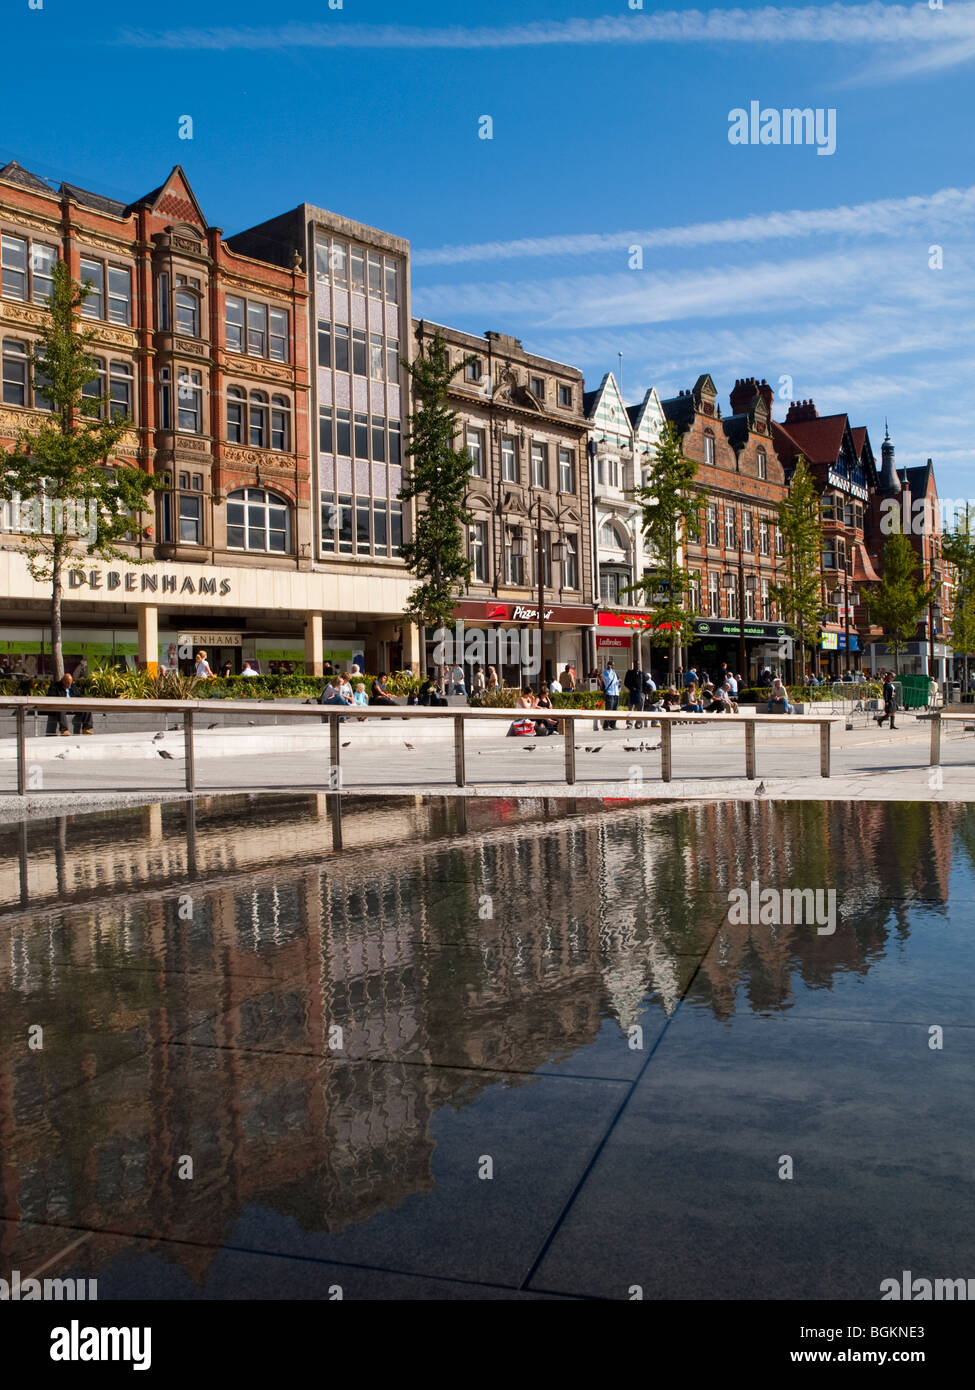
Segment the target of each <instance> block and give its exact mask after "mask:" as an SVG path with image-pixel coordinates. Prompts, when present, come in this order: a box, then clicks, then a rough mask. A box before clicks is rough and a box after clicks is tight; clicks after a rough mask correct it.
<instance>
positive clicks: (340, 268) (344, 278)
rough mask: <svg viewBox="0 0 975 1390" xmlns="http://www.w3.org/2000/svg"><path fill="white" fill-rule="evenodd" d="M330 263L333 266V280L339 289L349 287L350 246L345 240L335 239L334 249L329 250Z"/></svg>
mask: <svg viewBox="0 0 975 1390" xmlns="http://www.w3.org/2000/svg"><path fill="white" fill-rule="evenodd" d="M329 264H330V265H331V268H332V282H333V284H335V285H336V286H337V288H339V289H342V290H344V289H347V288H348V285H349V248H348V247H347V246H346V244H345V242H343V241H333V242H332V249H331V251H330V252H329Z"/></svg>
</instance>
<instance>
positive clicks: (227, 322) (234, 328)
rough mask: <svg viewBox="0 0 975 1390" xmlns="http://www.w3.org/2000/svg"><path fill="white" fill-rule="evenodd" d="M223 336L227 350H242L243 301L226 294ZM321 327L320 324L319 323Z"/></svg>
mask: <svg viewBox="0 0 975 1390" xmlns="http://www.w3.org/2000/svg"><path fill="white" fill-rule="evenodd" d="M223 322H224V336H225V339H226V344H227V351H228V352H243V351H244V301H243V300H242V299H238V298H237V296H236V295H232V294H228V295H227V299H226V302H225V304H224V318H223ZM319 327H321V325H319Z"/></svg>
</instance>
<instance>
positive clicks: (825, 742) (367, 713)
mask: <svg viewBox="0 0 975 1390" xmlns="http://www.w3.org/2000/svg"><path fill="white" fill-rule="evenodd" d="M261 703H262V702H261V701H258V700H220V701H214V700H117V699H108V700H106V699H90V698H89V697H88V696H86V695H82V696H79V697H77V698H75V699H72V698H70V697H69V698H67V699H64V698H62V697H60V696H48V695H37V696H26V695H5V696H0V709H12V710H13V711H14V714H15V716H16V721H17V723H16V738H17V791H18V794H19V795H21V796H23V795H25V794H26V791H27V738H26V716H27V711H28V710H34V709H36V710H39V711H41V712H50V713H52V714H55V713H58V712H60V711H62V710H63V711H66V712H74V713H76V714H77V713H81V712H82V711H84V712H91V713H100V712H108V711H114V712H115V713H116V714H118V713H123V714H126V713H132V714H146V713H149V714H164V713H165V714H179V715H181V716H182V719H183V748H184V756H185V782H186V790H187V791H188V792H195V791H196V790H197V785H196V763H195V755H196V743H195V731H196V726H195V716H196V715H197V714H201V713H203V712H206V713H207V714H210V715H213V714H215V713H219V714H244V713H247V714H254V712H255V710H257V709H259V708H260V706H261ZM646 713H647V714H649V716H650V718H652V719H653V720H654V721H656V722H658V723H659V724H660V776H661V780H662V781H664V782H670V781H672V780H673V749H672V735H673V725H674V724H688V723H694V724H700V723H714V724H720V725H722V726H725V727H726V726H727V725H729V724H740V725H741V726H742V727H743V729H744V733H745V776H746V777H748V778H754V777H755V776H756V771H755V766H756V759H755V728H756V725H759V724H771V725H781V724H804V725H810V724H814V725H817V726H818V727H819V747H820V763H819V770H820V776H821V777H829V775H830V748H831V729H832V726H833V724H835V723H837V722H838V720H839V718H840V716H837V715H834V714H811V713H810V714H751V713H748V714H746V713H741V712H739V713H738V714H689V713H688V712H687V711H686V710H680V711H674V712H671V713H665V712H663V711H656V710H654V711H647V712H646ZM288 715H289V716H292V715H294V716H295V717H297V718H308V719H317V720H322V719H327V720H328V723H329V757H330V767H329V783H330V786H331V787H332V789H336V783H337V788H339V789H340V788H341V740H340V728H339V721H340V720H341V719H348V718H353V719H356V720H358V719H434V720H436V719H452V720H453V722H454V773H455V779H456V783H457V786H458V787H464V786H466V785H467V773H466V763H465V748H464V721H465V720H467V719H488V720H490V719H495V720H504V721H505V722H507V723H512V722H514V721H516V720H519V719H528V720H532V721H535V720H537V719H539V718H544V719H552V720H557V721H558V722H560V723H561V722H563V721H566V722H569V723H576V722H578V721H579V720H592V719H593V718H594V717H596V718H598V719H599V720H600V722H602V723H611V722H612V723H616V722H621V721H622V720H625V718H626V713H625V711H619V712H617V711H616V710H602V709H600V710H592V709H560V708H557V707H556V708H553V709H540V710H535V709H530V710H518V709H515V708H504V709H497V708H491V709H485V708H480V707H478V706H471V707H468V708H467V709H458V708H456V707H451V708H446V709H445V708H443V707H439V706H428V705H319V704H317V703H316V704H314V705H308V706H306V705H297V706H295V707H293V708H290V709H289V710H288ZM565 781H566V783H567V784H568V785H569V786H574V785H575V781H576V754H575V739H574V737H573V738H567V739H566V740H565Z"/></svg>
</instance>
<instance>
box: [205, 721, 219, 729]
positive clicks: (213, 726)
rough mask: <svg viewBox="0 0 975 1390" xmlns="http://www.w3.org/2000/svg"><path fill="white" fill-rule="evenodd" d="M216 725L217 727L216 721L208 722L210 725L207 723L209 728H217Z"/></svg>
mask: <svg viewBox="0 0 975 1390" xmlns="http://www.w3.org/2000/svg"><path fill="white" fill-rule="evenodd" d="M216 727H217V725H216V722H214V723H213V724H208V725H207V728H208V729H215V728H216Z"/></svg>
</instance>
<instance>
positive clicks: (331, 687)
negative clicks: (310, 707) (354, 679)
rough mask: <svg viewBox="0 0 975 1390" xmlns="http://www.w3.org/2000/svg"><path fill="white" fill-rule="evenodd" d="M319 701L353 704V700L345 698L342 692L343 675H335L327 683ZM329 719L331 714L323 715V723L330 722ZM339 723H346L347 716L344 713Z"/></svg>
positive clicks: (326, 703)
mask: <svg viewBox="0 0 975 1390" xmlns="http://www.w3.org/2000/svg"><path fill="white" fill-rule="evenodd" d="M318 703H319V704H320V705H351V704H352V701H351V700H347V699H346V698H345V696H344V695H343V694H342V677H341V676H333V677H332V679H331V680H330V681H328V682H327V683H326V685H325V687H324V689H323V690H322V693H321V694H320V695H319V697H318ZM328 719H329V716H328V715H327V714H323V715H322V723H323V724H327V723H328ZM339 723H340V724H344V723H345V716H344V715H343V716H342V718H341V719H340V720H339Z"/></svg>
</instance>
